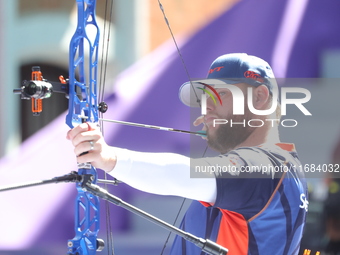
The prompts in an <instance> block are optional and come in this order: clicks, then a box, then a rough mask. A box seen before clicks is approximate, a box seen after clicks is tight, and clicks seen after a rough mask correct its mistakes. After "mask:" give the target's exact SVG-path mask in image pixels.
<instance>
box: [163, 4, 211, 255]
mask: <svg viewBox="0 0 340 255" xmlns="http://www.w3.org/2000/svg"><path fill="white" fill-rule="evenodd" d="M158 4H159V8H160V10H161V11H162V13H163V18H164V20H165V23H166V25H167V27H168V29H169V32H170V34H171V38H172V41H173V42H174V44H175V47H176V50H177V53H178V55H179V57H180V60H181V62H182V65H183V68H184V70H185V73H186V76H187V78H188V80H189V82H190V86H191V88H192V90H193V92H194V94H195V97H196V100H197V103H198V104H199V106H200V107H201V100H200V99H199V98H198V95H197V93H196V90H195V89H194V85H193V83H192V79H191V76H190V74H189V70H188V68H187V65H186V64H185V61H184V58H183V55H182V52H181V50H180V48H179V46H178V44H177V41H176V38H175V36H174V33H173V31H172V29H171V26H170V22H169V20H168V18H167V16H166V14H165V10H164V7H163V4H162V3H161V0H158ZM207 149H208V145H207V146H206V148H205V150H204V152H203V155H202V157H204V156H205V154H206V152H207ZM186 200H187V199H186V198H183V201H182V203H181V206H180V208H179V210H178V213H177V215H176V217H175V220H174V223H173V224H172V225H174V226H175V225H176V224H177V220H178V218H179V215H180V213H181V211H182V209H183V206H184V204H185V202H186ZM171 234H172V233H171V232H169V234H168V236H167V238H166V240H165V242H164V245H163V248H162V251H161V254H160V255H162V254H163V252H164V251H165V248H166V245H167V243H168V241H169V239H170V236H171Z"/></svg>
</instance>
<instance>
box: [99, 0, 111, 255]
mask: <svg viewBox="0 0 340 255" xmlns="http://www.w3.org/2000/svg"><path fill="white" fill-rule="evenodd" d="M112 13H113V0H106V1H105V14H104V28H103V37H102V38H103V41H102V52H101V60H100V61H101V64H100V75H99V77H98V78H99V79H98V80H99V84H98V95H99V97H98V102H104V94H105V84H106V75H107V65H108V58H109V42H110V35H111V24H112ZM99 116H100V119H103V113H102V112H100V111H99ZM99 126H100V130H101V133H102V135H103V136H104V126H103V121H100V122H99ZM104 179H105V180H107V179H108V174H107V173H106V171H104ZM104 187H105V189H106V190H108V186H107V183H105V185H104ZM105 214H106V242H107V254H109V255H110V251H111V254H112V255H114V243H113V233H112V224H111V217H110V215H111V209H110V203H109V202H108V201H107V200H105Z"/></svg>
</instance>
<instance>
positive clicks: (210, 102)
mask: <svg viewBox="0 0 340 255" xmlns="http://www.w3.org/2000/svg"><path fill="white" fill-rule="evenodd" d="M215 107H216V102H214V100H213V99H212V98H211V97H208V98H207V111H212V110H214V109H215Z"/></svg>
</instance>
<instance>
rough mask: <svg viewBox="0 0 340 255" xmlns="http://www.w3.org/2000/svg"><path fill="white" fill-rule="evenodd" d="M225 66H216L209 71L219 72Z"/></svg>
mask: <svg viewBox="0 0 340 255" xmlns="http://www.w3.org/2000/svg"><path fill="white" fill-rule="evenodd" d="M222 68H224V66H218V67H215V68H212V69H210V70H209V73H213V72H215V71H216V72H219V71H221V69H222Z"/></svg>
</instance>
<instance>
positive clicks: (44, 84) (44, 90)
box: [13, 66, 108, 116]
mask: <svg viewBox="0 0 340 255" xmlns="http://www.w3.org/2000/svg"><path fill="white" fill-rule="evenodd" d="M54 92H55V93H64V94H65V96H66V98H69V84H68V80H65V79H64V77H63V76H59V82H54V81H48V80H46V79H44V78H43V76H42V72H41V70H40V67H39V66H33V67H32V76H31V80H29V81H27V80H24V81H23V82H22V86H21V88H18V89H13V93H14V94H19V95H20V96H21V99H26V100H30V99H31V100H32V113H33V115H34V116H39V115H40V113H41V112H42V99H45V98H49V97H51V96H52V94H53V93H54ZM76 94H77V95H78V98H79V99H80V100H81V99H82V95H81V92H79V93H78V92H77V93H76ZM98 110H99V111H100V112H101V113H105V112H106V111H107V110H108V105H107V104H106V103H105V102H101V103H99V105H98Z"/></svg>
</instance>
